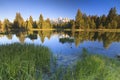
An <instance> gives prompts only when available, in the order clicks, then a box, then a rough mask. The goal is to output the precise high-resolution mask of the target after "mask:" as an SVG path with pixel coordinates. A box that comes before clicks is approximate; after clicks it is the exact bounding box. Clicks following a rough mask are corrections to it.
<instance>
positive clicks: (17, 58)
mask: <svg viewBox="0 0 120 80" xmlns="http://www.w3.org/2000/svg"><path fill="white" fill-rule="evenodd" d="M50 55H51V53H50V50H49V49H48V48H47V47H43V46H34V45H29V44H17V43H15V44H11V45H1V46H0V80H40V79H41V78H42V73H43V74H44V73H49V72H50Z"/></svg>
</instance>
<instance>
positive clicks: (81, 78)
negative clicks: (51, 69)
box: [52, 50, 120, 80]
mask: <svg viewBox="0 0 120 80" xmlns="http://www.w3.org/2000/svg"><path fill="white" fill-rule="evenodd" d="M119 74H120V61H117V60H116V59H110V58H107V57H103V56H100V55H90V54H88V52H87V51H86V50H83V54H82V56H81V58H80V59H79V60H78V61H77V63H76V65H72V66H71V65H70V66H69V67H67V68H65V67H60V68H58V69H57V71H56V72H55V74H54V78H52V80H119V79H120V75H119Z"/></svg>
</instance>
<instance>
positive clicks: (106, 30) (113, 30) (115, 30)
mask: <svg viewBox="0 0 120 80" xmlns="http://www.w3.org/2000/svg"><path fill="white" fill-rule="evenodd" d="M50 30H51V31H52V30H61V31H89V32H120V29H74V30H72V29H31V31H50Z"/></svg>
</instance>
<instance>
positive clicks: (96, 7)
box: [0, 0, 120, 21]
mask: <svg viewBox="0 0 120 80" xmlns="http://www.w3.org/2000/svg"><path fill="white" fill-rule="evenodd" d="M112 7H116V8H117V12H118V13H119V14H120V0H0V20H3V19H4V18H8V19H9V20H11V21H13V20H14V18H15V15H16V12H20V13H21V15H22V17H23V18H24V19H27V18H29V16H30V15H31V16H32V17H33V19H34V20H38V18H39V15H40V14H41V13H42V14H43V16H44V18H45V19H46V18H51V19H53V18H58V17H68V18H71V19H74V18H75V15H76V12H77V10H78V8H79V9H80V10H81V11H82V12H83V13H86V14H87V15H102V14H106V15H107V14H108V11H109V10H110V8H112Z"/></svg>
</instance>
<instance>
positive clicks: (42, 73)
mask: <svg viewBox="0 0 120 80" xmlns="http://www.w3.org/2000/svg"><path fill="white" fill-rule="evenodd" d="M51 58H54V59H56V58H55V57H52V54H51V51H50V50H49V49H48V48H47V47H44V46H35V45H32V44H18V43H15V44H10V45H1V46H0V80H119V79H120V75H119V74H120V61H118V60H116V59H111V58H107V57H103V56H100V55H93V54H89V53H88V52H87V51H86V50H85V49H83V54H82V55H81V56H80V58H79V59H78V61H77V62H76V64H73V65H69V66H67V67H65V66H62V65H61V66H58V67H57V66H56V62H54V61H53V62H54V63H53V64H52V65H53V66H54V71H52V72H51V66H50V65H51V60H52V59H51Z"/></svg>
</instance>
